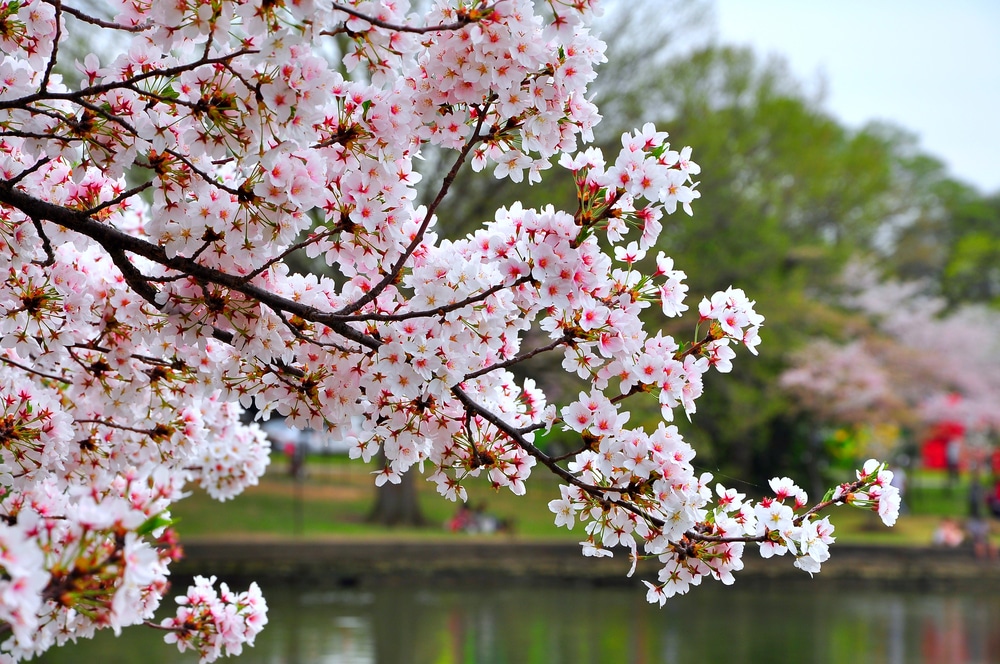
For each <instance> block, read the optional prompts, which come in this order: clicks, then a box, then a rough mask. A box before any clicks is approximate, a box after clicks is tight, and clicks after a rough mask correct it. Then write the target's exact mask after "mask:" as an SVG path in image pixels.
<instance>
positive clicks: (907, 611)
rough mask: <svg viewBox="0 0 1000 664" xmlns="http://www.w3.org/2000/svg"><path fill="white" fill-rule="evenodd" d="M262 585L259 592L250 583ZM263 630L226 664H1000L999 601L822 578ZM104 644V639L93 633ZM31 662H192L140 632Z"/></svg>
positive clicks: (498, 603)
mask: <svg viewBox="0 0 1000 664" xmlns="http://www.w3.org/2000/svg"><path fill="white" fill-rule="evenodd" d="M262 585H264V584H262ZM265 593H266V595H267V598H268V602H269V604H270V607H271V610H270V623H269V624H268V626H267V627H266V628H265V630H264V632H263V633H262V634H261V635H260V637H258V639H257V645H256V647H254V648H252V649H249V650H247V651H245V653H244V654H243V655H242V656H241V657H239V658H237V659H236V660H233V659H228V660H220V661H236V662H239V663H240V664H250V663H253V664H258V663H259V664H265V663H267V664H314V663H316V664H368V663H378V664H459V663H462V664H466V663H468V664H514V663H516V664H535V663H537V664H560V663H563V662H565V663H573V664H589V663H594V664H596V663H598V662H600V663H602V664H606V663H609V662H610V663H616V664H617V663H622V664H682V663H684V664H686V663H688V662H732V663H746V664H756V663H758V662H768V663H770V662H784V661H795V662H802V663H814V664H823V663H830V664H833V663H843V662H885V663H889V664H895V663H897V662H898V663H900V664H902V663H906V664H911V663H919V662H923V663H926V664H935V663H941V664H945V663H947V664H972V663H976V664H980V663H984V662H1000V593H995V592H994V593H986V592H984V593H969V592H963V593H941V592H916V591H905V592H904V591H886V590H878V591H866V590H864V589H863V588H861V587H859V586H852V587H848V588H844V587H838V586H837V585H836V584H833V583H822V582H820V581H819V580H818V579H817V581H816V582H815V583H814V584H798V583H796V584H794V585H792V586H786V587H784V588H783V589H782V588H778V587H774V586H766V585H763V584H761V583H756V584H749V585H744V586H741V585H740V584H739V583H737V585H736V586H733V587H730V588H724V587H721V586H719V585H718V584H715V585H708V586H705V587H702V588H697V589H695V591H693V592H692V593H691V594H689V595H687V596H685V597H680V598H675V599H674V600H671V601H669V602H668V603H667V605H666V606H665V607H664V608H662V609H661V608H658V607H654V606H650V605H648V604H646V603H645V601H644V593H643V592H642V591H641V590H640V589H637V588H632V589H629V588H621V587H615V588H594V587H579V588H566V589H556V588H530V587H524V586H518V587H511V588H509V589H497V588H496V587H492V588H490V589H488V590H472V589H467V590H456V589H432V588H402V587H401V588H379V589H375V590H354V589H349V590H334V589H301V588H299V589H295V588H281V587H265ZM101 636H110V635H103V634H102V635H101ZM40 661H42V662H51V663H57V662H101V663H102V664H114V663H121V664H132V663H136V664H160V663H166V662H196V661H197V657H190V656H188V657H182V656H180V655H178V653H177V651H176V650H175V649H174V648H173V646H167V645H165V644H163V643H162V636H161V635H160V634H158V633H156V632H155V631H154V630H149V629H143V628H132V629H130V630H126V631H125V633H124V634H123V636H122V638H121V639H118V640H116V639H114V638H113V637H112V638H98V639H96V640H94V641H85V642H81V643H80V644H78V645H76V646H72V647H68V648H64V649H61V650H53V651H51V652H50V653H48V654H47V655H45V656H44V657H43V658H41V660H40Z"/></svg>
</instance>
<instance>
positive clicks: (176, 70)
mask: <svg viewBox="0 0 1000 664" xmlns="http://www.w3.org/2000/svg"><path fill="white" fill-rule="evenodd" d="M255 53H258V51H257V50H255V49H239V50H238V51H233V52H232V53H228V54H226V55H220V56H216V57H214V58H201V59H199V60H197V61H195V62H189V63H185V64H182V65H177V66H175V67H167V68H166V69H153V70H150V71H147V72H142V73H141V74H136V75H135V76H132V77H130V78H127V79H125V80H123V81H115V82H113V83H102V84H100V85H92V86H90V87H87V88H82V89H80V90H77V91H75V92H50V91H40V92H36V93H34V94H30V95H26V96H24V97H19V98H17V99H11V100H9V101H0V110H4V109H8V108H24V107H25V106H26V105H28V104H33V103H35V102H37V101H47V100H63V101H70V102H74V103H77V104H80V105H81V106H83V105H84V102H83V101H82V99H83V98H84V97H93V96H97V95H101V94H104V93H105V92H112V91H114V90H117V89H120V88H123V87H128V86H134V85H135V84H136V83H138V82H140V81H145V80H146V79H150V78H156V77H164V78H170V77H173V76H177V75H179V74H183V73H184V72H186V71H190V70H192V69H196V68H198V67H203V66H205V65H215V64H218V65H225V64H228V63H229V62H230V61H231V60H233V59H235V58H238V57H240V56H242V55H252V54H255ZM25 110H29V111H30V112H37V109H25Z"/></svg>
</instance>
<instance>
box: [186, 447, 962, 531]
mask: <svg viewBox="0 0 1000 664" xmlns="http://www.w3.org/2000/svg"><path fill="white" fill-rule="evenodd" d="M306 468H307V476H306V478H305V479H304V480H303V481H301V482H296V481H294V480H293V479H292V478H291V477H289V476H288V474H287V470H286V468H285V467H284V466H283V465H281V464H280V463H275V465H274V466H273V467H272V468H271V469H269V471H268V474H267V475H265V477H264V478H263V480H262V482H261V484H260V485H259V486H256V487H251V488H249V489H248V490H247V491H246V492H244V494H243V495H241V496H239V497H238V498H236V500H235V501H231V502H227V503H219V502H217V501H215V500H212V499H211V498H209V497H208V496H207V495H206V494H205V493H204V492H202V491H195V492H194V493H193V494H192V495H191V496H190V497H189V498H187V499H185V500H183V501H181V502H180V503H179V504H177V505H176V506H175V508H174V510H173V514H174V516H175V518H177V519H178V520H179V522H178V525H177V531H178V533H179V534H180V536H181V538H182V539H183V538H192V537H237V536H239V537H248V536H249V537H262V538H264V537H308V538H322V537H366V538H383V537H387V538H418V539H427V538H449V537H454V538H467V537H469V535H465V534H452V533H449V532H448V531H447V530H446V528H445V525H444V524H445V523H446V522H447V521H448V519H449V518H450V517H451V516H452V515H453V514H454V513H455V510H456V508H457V504H456V503H453V502H451V501H448V500H446V499H444V498H442V497H441V496H439V495H438V494H437V492H436V490H435V487H434V485H433V484H432V483H430V482H424V481H418V495H419V502H420V507H421V509H422V511H423V514H424V516H425V517H426V519H427V522H428V526H427V527H425V528H419V529H418V528H391V529H390V528H385V527H381V526H375V525H372V524H369V523H367V522H366V516H367V515H368V513H369V511H370V510H371V507H372V505H373V502H374V498H375V491H376V489H375V486H374V478H373V476H372V474H371V470H372V466H370V465H366V464H363V463H361V462H358V461H350V460H348V459H346V458H344V457H311V458H310V459H309V460H308V462H307V464H306ZM466 488H467V490H468V492H469V500H470V502H471V503H472V504H474V505H475V504H481V503H484V504H485V505H486V509H487V511H488V512H489V513H490V514H493V515H495V516H496V517H498V518H500V519H504V520H508V521H510V522H511V523H512V524H513V526H514V535H515V536H517V537H523V538H565V539H569V540H573V541H579V540H580V539H582V538H583V531H582V530H581V529H580V527H579V526H577V527H576V528H575V529H574V530H572V531H568V530H566V529H565V528H556V527H555V525H554V524H553V515H552V513H551V512H550V511H549V509H548V502H549V501H550V500H552V499H554V498H558V496H559V490H558V481H557V479H556V478H555V477H554V476H552V475H550V474H548V473H545V472H544V471H543V470H539V469H536V471H535V473H534V475H533V476H532V478H531V481H530V482H528V492H527V494H526V495H525V496H515V495H513V494H512V493H511V492H510V491H509V490H507V489H501V490H500V491H495V490H493V489H492V488H491V487H490V486H489V485H488V483H487V482H485V481H483V480H482V479H479V480H471V481H469V482H468V483H467V484H466ZM967 494H968V487H967V484H965V483H963V484H960V485H959V486H956V487H954V488H953V489H951V490H949V489H948V488H947V485H946V482H945V481H944V476H943V475H936V474H933V473H922V474H917V475H916V477H914V478H913V480H912V481H911V490H910V491H909V492H908V495H907V496H906V500H907V503H908V505H909V507H910V513H908V514H904V515H903V516H901V517H900V519H899V521H898V523H897V525H896V526H895V527H894V528H885V527H884V526H883V525H882V524H881V522H880V521H879V519H878V517H877V516H876V515H875V514H873V513H871V512H866V511H862V510H858V509H852V508H847V507H840V508H835V509H832V510H830V511H829V514H830V515H831V521H832V522H833V523H834V525H835V526H836V528H837V531H836V533H835V534H836V536H837V539H838V541H840V542H854V543H866V544H886V545H910V546H916V545H927V544H929V543H930V542H931V538H932V534H933V532H934V529H935V528H936V527H937V525H938V523H939V522H940V520H941V517H942V516H946V515H947V516H955V517H960V518H961V517H964V516H965V514H966V513H967V512H966V511H967Z"/></svg>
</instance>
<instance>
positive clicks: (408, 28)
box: [320, 2, 493, 35]
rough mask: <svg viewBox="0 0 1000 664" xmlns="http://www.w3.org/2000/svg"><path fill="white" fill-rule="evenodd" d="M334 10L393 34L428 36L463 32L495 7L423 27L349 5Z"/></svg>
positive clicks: (334, 5) (326, 32)
mask: <svg viewBox="0 0 1000 664" xmlns="http://www.w3.org/2000/svg"><path fill="white" fill-rule="evenodd" d="M333 8H334V9H335V10H337V11H341V12H343V13H345V14H348V15H349V16H353V17H354V18H357V19H361V20H362V21H366V22H368V23H371V24H372V25H374V26H376V27H379V28H383V29H384V30H390V31H392V32H410V33H414V34H419V35H422V34H427V33H428V32H451V31H454V30H461V29H462V28H464V27H466V26H468V25H471V24H472V23H476V22H478V21H480V20H482V19H483V18H485V17H486V16H487V15H489V14H490V13H491V12H492V11H493V5H487V6H486V7H484V8H483V9H480V10H478V11H477V12H476V13H475V14H474V13H472V12H470V11H468V10H466V12H465V13H460V14H459V20H458V21H455V22H454V23H441V24H439V25H426V26H422V27H421V26H413V25H403V24H397V23H389V22H388V21H383V20H381V19H379V18H376V17H374V16H369V15H368V14H365V13H363V12H360V11H358V10H357V9H354V8H352V7H348V6H347V5H342V4H340V3H339V2H335V3H333ZM320 34H321V35H331V34H333V33H331V32H330V31H327V30H324V31H323V32H321V33H320Z"/></svg>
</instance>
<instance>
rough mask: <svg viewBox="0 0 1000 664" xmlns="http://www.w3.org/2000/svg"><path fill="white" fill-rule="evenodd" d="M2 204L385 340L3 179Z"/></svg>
mask: <svg viewBox="0 0 1000 664" xmlns="http://www.w3.org/2000/svg"><path fill="white" fill-rule="evenodd" d="M0 203H4V204H7V205H10V206H12V207H14V208H16V209H18V210H20V211H21V212H23V213H24V214H26V215H28V216H35V217H37V218H39V219H44V220H46V221H50V222H52V223H54V224H58V225H59V226H62V227H64V228H67V229H69V230H72V231H76V232H77V233H80V234H82V235H85V236H87V237H89V238H90V239H92V240H94V241H95V242H97V243H98V244H100V245H101V246H102V247H104V249H105V250H106V251H109V253H110V252H111V251H120V252H128V253H132V254H136V255H138V256H143V257H144V258H147V259H149V260H151V261H152V262H154V263H158V264H160V265H162V266H164V267H167V268H169V269H171V270H176V271H178V272H181V273H184V274H186V275H188V276H190V277H193V278H194V279H197V280H199V281H203V282H206V283H212V284H216V285H218V286H223V287H225V288H228V289H229V290H232V291H235V292H238V293H242V294H243V295H245V296H247V297H248V298H250V299H251V300H255V301H257V302H260V303H261V304H264V305H266V306H268V307H271V308H272V309H274V310H275V311H287V312H289V313H291V314H294V315H296V316H298V317H299V318H302V319H303V320H307V321H310V322H313V323H321V324H324V325H326V326H327V327H329V328H330V329H332V330H333V331H334V332H336V333H337V334H339V335H341V336H342V337H344V338H346V339H349V340H350V341H353V342H355V343H357V344H359V345H361V346H364V347H366V348H370V349H372V350H374V349H377V348H378V347H379V346H381V345H382V342H380V341H379V340H378V339H375V338H374V337H371V336H369V335H367V334H365V333H363V332H361V331H360V330H357V329H355V328H353V327H351V326H350V325H349V324H348V323H345V322H343V320H341V318H342V316H338V315H335V314H332V313H330V312H324V311H321V310H319V309H316V308H315V307H312V306H309V305H306V304H303V303H301V302H296V301H295V300H291V299H289V298H286V297H283V296H280V295H277V294H275V293H272V292H270V291H268V290H266V289H264V288H261V287H259V286H255V285H253V284H249V283H246V282H244V281H243V278H242V277H241V276H237V275H233V274H229V273H227V272H222V271H220V270H217V269H214V268H211V267H208V266H205V265H202V264H201V263H198V262H197V261H194V260H192V259H190V258H187V257H184V256H168V255H167V253H166V251H165V250H164V248H163V247H160V246H158V245H155V244H153V243H151V242H149V241H147V240H144V239H142V238H139V237H135V236H132V235H129V234H127V233H124V232H122V231H120V230H118V229H117V228H114V227H113V226H110V225H108V224H103V223H101V222H98V221H96V220H94V219H91V218H90V217H88V216H87V215H86V214H84V213H83V212H81V211H79V210H72V209H69V208H65V207H62V206H60V205H56V204H54V203H49V202H47V201H42V200H39V199H37V198H34V197H32V196H30V195H28V194H26V193H24V192H23V191H21V190H19V189H16V188H14V187H11V186H10V185H8V184H7V183H6V182H0Z"/></svg>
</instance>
